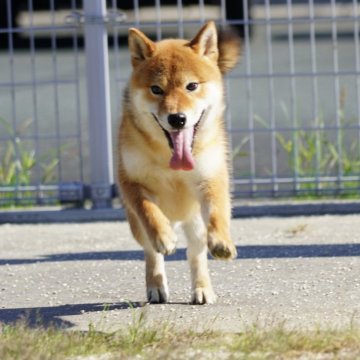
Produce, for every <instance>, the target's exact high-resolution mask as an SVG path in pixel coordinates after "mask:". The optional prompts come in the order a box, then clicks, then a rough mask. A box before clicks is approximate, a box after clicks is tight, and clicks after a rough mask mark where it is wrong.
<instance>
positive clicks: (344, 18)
mask: <svg viewBox="0 0 360 360" xmlns="http://www.w3.org/2000/svg"><path fill="white" fill-rule="evenodd" d="M90 3H91V4H90ZM210 19H211V20H215V21H216V22H217V24H218V25H219V27H221V26H231V27H233V28H234V29H235V31H237V32H238V34H239V36H240V37H241V38H242V40H243V42H242V46H243V49H242V58H241V61H240V63H239V64H238V66H237V67H236V68H235V70H234V71H233V72H232V73H231V74H230V75H229V76H228V77H227V78H226V79H225V83H226V89H227V102H228V109H227V113H226V123H227V128H228V131H229V138H230V146H231V160H232V162H233V169H234V171H233V175H234V179H233V192H234V196H235V198H274V197H275V198H276V197H297V198H310V199H317V198H323V197H324V196H326V197H350V198H356V197H358V196H359V195H358V194H359V181H360V177H359V175H360V50H359V6H358V2H357V1H356V0H346V1H341V2H340V1H336V0H307V1H302V0H295V1H292V0H237V1H235V0H227V1H226V0H212V1H207V0H117V1H116V0H114V1H105V0H94V1H91V2H90V1H89V2H85V1H84V2H83V1H79V0H12V1H10V0H4V1H2V2H1V5H0V206H2V207H5V208H10V207H13V206H14V205H44V204H70V205H75V206H78V207H82V206H83V205H84V202H85V201H87V200H89V199H90V200H92V203H93V206H94V207H111V206H112V204H113V201H112V199H113V197H114V196H116V189H115V186H114V182H115V180H114V172H113V168H114V163H115V162H116V152H115V148H116V146H115V144H116V128H117V124H118V118H119V114H120V112H121V98H122V92H123V89H124V87H125V86H126V83H127V79H128V77H129V74H130V71H131V69H130V58H129V52H128V49H127V39H126V36H127V31H128V28H129V27H133V26H135V27H138V28H140V29H141V30H143V31H144V32H146V33H147V34H148V35H149V37H151V38H153V39H154V40H160V39H162V38H164V37H186V38H191V37H192V36H193V35H195V33H196V31H197V30H198V29H199V27H200V26H201V24H203V23H204V22H205V21H207V20H210ZM103 79H105V80H104V81H103ZM94 84H95V86H94ZM96 84H99V86H97V85H96ZM89 87H90V88H91V87H92V88H94V87H95V88H96V89H97V93H91V92H92V91H91V90H89ZM98 139H100V140H99V142H98ZM89 143H91V145H92V146H91V147H90V146H89ZM91 148H92V150H91V151H90V149H91Z"/></svg>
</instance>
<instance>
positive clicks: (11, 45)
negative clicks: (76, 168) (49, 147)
mask: <svg viewBox="0 0 360 360" xmlns="http://www.w3.org/2000/svg"><path fill="white" fill-rule="evenodd" d="M6 5H7V14H6V16H7V19H8V26H9V32H8V42H9V49H8V50H9V62H10V83H11V115H12V119H11V120H12V121H11V124H12V131H13V134H16V129H17V117H16V93H15V71H14V68H15V66H14V41H13V40H14V39H13V33H12V31H11V30H12V28H13V25H14V24H13V23H12V8H11V0H7V4H6ZM11 141H15V139H11ZM14 148H15V157H16V160H17V161H18V159H20V154H19V150H18V147H17V146H14ZM15 176H16V182H15V194H14V200H15V203H16V204H17V203H18V202H17V199H18V198H19V169H18V167H16V168H15Z"/></svg>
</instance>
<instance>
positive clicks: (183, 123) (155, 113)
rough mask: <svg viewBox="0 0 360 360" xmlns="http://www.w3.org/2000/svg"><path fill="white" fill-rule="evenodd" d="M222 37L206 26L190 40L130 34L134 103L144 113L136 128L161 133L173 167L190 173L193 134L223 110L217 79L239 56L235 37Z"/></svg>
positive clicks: (209, 123) (220, 85) (219, 84)
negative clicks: (168, 148) (168, 147)
mask: <svg viewBox="0 0 360 360" xmlns="http://www.w3.org/2000/svg"><path fill="white" fill-rule="evenodd" d="M225 34H226V35H225V36H218V33H217V30H216V26H215V24H214V23H213V22H209V23H207V24H206V25H204V26H203V27H202V28H201V29H200V31H199V32H198V34H197V35H196V36H195V37H194V38H193V39H192V40H191V41H187V40H174V39H169V40H163V41H159V42H156V43H155V42H153V41H151V40H150V39H149V38H148V37H146V35H144V34H143V33H142V32H141V31H139V30H137V29H134V28H132V29H130V30H129V47H130V52H131V62H132V66H133V75H132V78H131V82H130V86H131V93H132V94H133V102H134V103H133V105H134V106H135V107H136V108H137V111H139V112H141V113H142V114H144V113H146V114H147V115H149V116H144V117H142V119H148V120H147V121H144V120H142V121H143V123H142V124H139V125H140V126H142V127H143V128H144V129H147V130H148V131H150V132H152V133H154V132H155V131H156V133H159V129H161V130H162V131H163V133H164V134H165V136H166V138H167V140H168V143H169V145H170V147H171V148H172V150H173V156H172V158H171V160H170V166H171V168H173V169H183V170H191V169H193V167H194V164H195V163H194V158H193V155H192V148H193V144H194V139H195V135H196V134H197V132H198V130H199V132H200V130H202V129H205V128H206V127H207V126H208V127H210V126H211V125H212V124H211V121H215V120H214V119H215V118H217V117H220V116H221V113H222V111H223V85H222V75H223V74H224V73H226V72H227V71H229V70H230V69H232V68H233V67H234V66H235V64H236V62H237V60H238V56H239V53H240V46H239V40H238V38H237V37H235V36H229V35H228V34H229V33H225ZM214 112H216V113H214ZM149 118H151V121H150V120H149ZM214 125H215V124H214ZM154 127H155V128H156V130H155V129H154ZM161 136H163V135H161ZM164 139H165V137H164Z"/></svg>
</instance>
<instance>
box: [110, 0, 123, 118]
mask: <svg viewBox="0 0 360 360" xmlns="http://www.w3.org/2000/svg"><path fill="white" fill-rule="evenodd" d="M112 10H113V12H114V14H115V13H116V11H117V0H112ZM118 36H119V28H118V27H117V26H115V25H114V26H113V39H114V49H113V51H114V56H115V74H116V77H115V79H120V51H119V42H118ZM115 85H116V88H117V94H120V82H118V81H115ZM120 106H121V97H120V96H116V111H117V112H119V110H120ZM116 115H118V114H116Z"/></svg>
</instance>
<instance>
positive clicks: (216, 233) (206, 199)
mask: <svg viewBox="0 0 360 360" xmlns="http://www.w3.org/2000/svg"><path fill="white" fill-rule="evenodd" d="M224 174H226V172H225V173H224ZM201 212H202V216H203V219H204V222H205V224H206V225H207V243H208V247H209V251H210V253H211V255H212V256H213V257H214V258H216V259H225V260H229V259H233V258H235V257H236V256H237V252H236V247H235V245H234V244H233V242H232V240H231V237H230V219H231V204H230V195H229V181H228V178H227V177H226V176H223V177H217V178H214V179H211V180H207V181H206V182H205V183H204V184H203V185H202V200H201Z"/></svg>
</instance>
